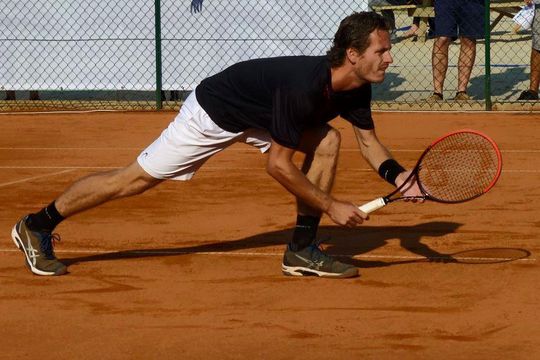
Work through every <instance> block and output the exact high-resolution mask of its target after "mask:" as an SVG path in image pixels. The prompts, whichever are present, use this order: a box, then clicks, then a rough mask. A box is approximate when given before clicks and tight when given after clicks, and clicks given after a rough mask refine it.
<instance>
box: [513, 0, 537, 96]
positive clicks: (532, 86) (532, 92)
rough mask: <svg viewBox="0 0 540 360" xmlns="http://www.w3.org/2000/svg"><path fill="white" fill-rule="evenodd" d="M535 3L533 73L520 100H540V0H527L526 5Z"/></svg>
mask: <svg viewBox="0 0 540 360" xmlns="http://www.w3.org/2000/svg"><path fill="white" fill-rule="evenodd" d="M532 3H534V6H535V8H534V17H533V22H532V28H531V31H532V49H531V75H530V83H529V89H528V90H525V91H523V92H522V93H521V94H520V95H519V97H518V100H525V101H538V87H539V86H540V0H525V4H526V5H530V4H532Z"/></svg>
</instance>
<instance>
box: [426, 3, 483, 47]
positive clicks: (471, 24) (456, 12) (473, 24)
mask: <svg viewBox="0 0 540 360" xmlns="http://www.w3.org/2000/svg"><path fill="white" fill-rule="evenodd" d="M484 10H485V7H484V0H437V1H435V32H434V35H435V36H437V37H438V36H447V37H466V38H470V39H482V38H484Z"/></svg>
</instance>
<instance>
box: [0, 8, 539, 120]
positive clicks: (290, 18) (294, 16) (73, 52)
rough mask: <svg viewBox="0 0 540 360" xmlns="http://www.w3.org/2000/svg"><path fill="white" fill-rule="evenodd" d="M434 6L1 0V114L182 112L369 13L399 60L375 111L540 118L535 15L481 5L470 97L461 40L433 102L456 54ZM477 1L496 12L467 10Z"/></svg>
mask: <svg viewBox="0 0 540 360" xmlns="http://www.w3.org/2000/svg"><path fill="white" fill-rule="evenodd" d="M434 1H435V2H434ZM434 1H428V0H373V1H370V3H368V1H367V0H364V1H351V0H342V1H307V0H306V1H302V0H297V1H293V2H290V1H287V2H285V1H277V0H274V1H270V0H268V1H255V0H239V1H214V0H204V1H203V0H192V1H189V0H186V1H172V0H155V1H147V0H117V1H115V2H102V1H90V0H79V1H74V0H27V1H24V2H19V1H6V0H0V18H1V22H0V90H1V92H3V94H0V111H4V112H6V111H28V110H45V111H47V110H85V109H86V110H89V109H98V110H100V109H120V110H155V109H162V108H164V109H176V108H178V106H179V105H180V104H181V102H182V99H184V98H185V96H186V95H187V94H188V93H189V92H190V91H192V90H193V89H194V88H195V86H196V85H197V83H198V82H199V81H200V80H201V79H203V78H204V77H206V76H209V75H212V74H214V73H216V72H218V71H220V70H221V69H223V68H225V67H227V66H229V65H232V64H233V63H235V62H238V61H241V60H246V59H250V58H258V57H271V56H283V55H321V54H324V53H325V52H326V50H327V49H328V47H329V46H330V44H331V41H332V37H333V34H334V32H335V31H336V29H337V27H338V25H339V22H340V20H341V19H342V18H344V17H345V16H347V15H349V14H351V13H352V12H354V11H362V10H367V9H368V8H370V9H372V10H375V11H378V12H380V13H382V14H384V16H385V17H386V18H388V19H390V21H391V22H392V27H393V32H392V54H393V58H394V62H393V64H392V65H391V66H390V68H389V69H388V71H387V76H386V79H385V81H384V82H383V83H382V84H376V85H374V91H373V107H374V108H375V109H392V110H486V109H487V110H492V109H494V110H498V109H503V110H505V109H508V110H522V109H525V110H536V109H537V105H538V104H537V101H524V100H518V98H519V96H520V94H521V92H522V91H523V90H526V89H528V88H529V80H530V72H531V66H530V62H531V46H532V38H533V31H534V30H533V29H531V28H528V25H527V20H530V18H527V16H528V15H531V14H534V8H533V9H532V11H531V10H530V9H523V7H524V5H525V2H524V1H517V2H516V1H503V0H497V1H495V0H492V1H485V3H484V4H479V5H480V6H482V7H483V14H482V17H478V16H475V17H474V21H475V22H481V23H482V24H484V26H483V30H484V36H482V38H481V39H478V40H477V41H476V46H475V51H476V54H475V56H474V64H470V70H471V71H470V78H469V79H468V81H466V83H467V94H468V98H467V99H455V95H456V91H457V90H458V88H459V82H460V75H459V74H460V70H461V74H462V75H461V76H463V68H464V67H465V68H466V67H467V66H469V65H463V64H466V61H465V62H463V59H464V58H467V56H468V57H470V56H471V54H470V53H469V54H468V55H467V54H466V51H470V46H469V47H467V40H466V39H465V40H464V39H463V38H462V37H460V36H459V35H458V37H457V38H455V39H451V40H450V41H448V43H447V44H446V45H447V52H448V56H447V59H448V65H447V66H443V68H446V69H447V70H446V73H445V75H446V76H445V77H444V86H443V90H442V91H441V92H442V94H443V99H442V100H441V99H433V96H432V94H433V92H434V90H435V88H436V87H437V86H436V84H435V83H436V80H434V73H435V72H437V71H438V72H440V71H441V70H440V69H439V68H440V61H441V60H440V58H441V46H442V47H443V49H442V53H443V55H444V53H445V51H446V49H445V48H444V47H446V45H440V43H438V39H440V37H439V36H438V35H440V34H438V33H437V31H436V29H435V24H437V22H436V21H435V16H436V11H435V10H437V6H438V5H437V3H436V2H437V1H441V3H442V1H443V0H434ZM475 1H481V2H484V0H463V3H468V4H469V5H470V3H474V2H475ZM454 2H456V3H459V0H456V1H454ZM538 7H539V8H540V4H539V5H538ZM440 11H441V10H439V12H440ZM452 11H459V10H452ZM518 14H519V16H518ZM439 15H440V13H439ZM452 15H455V14H447V16H448V17H451V16H452ZM457 16H458V17H459V16H460V15H459V14H458V15H457ZM538 22H540V19H538ZM520 24H521V25H520ZM417 28H418V29H417ZM462 35H463V34H462ZM434 49H436V50H437V51H435V52H434ZM460 51H461V53H462V54H461V58H462V62H460V60H459V59H460ZM444 57H445V56H443V63H444ZM437 69H438V70H437Z"/></svg>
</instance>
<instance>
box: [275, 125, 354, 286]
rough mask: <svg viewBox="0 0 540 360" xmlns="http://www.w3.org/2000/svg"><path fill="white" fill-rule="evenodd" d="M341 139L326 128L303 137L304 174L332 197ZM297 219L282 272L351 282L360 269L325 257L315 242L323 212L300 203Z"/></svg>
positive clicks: (284, 257) (333, 130)
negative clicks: (350, 278) (342, 279)
mask: <svg viewBox="0 0 540 360" xmlns="http://www.w3.org/2000/svg"><path fill="white" fill-rule="evenodd" d="M340 144H341V137H340V134H339V132H338V131H337V130H335V129H333V128H332V127H330V126H328V125H326V126H324V127H321V128H318V129H314V130H310V131H308V132H306V133H305V134H304V136H302V140H301V143H300V146H299V150H300V151H302V152H304V153H305V154H306V157H305V159H304V163H303V165H302V172H303V173H304V174H305V175H306V177H307V178H308V180H309V181H311V183H312V184H314V185H315V186H317V187H318V188H319V189H320V190H322V191H324V192H326V193H330V191H331V190H332V186H333V184H334V177H335V174H336V167H337V162H338V155H339V147H340ZM297 209H298V217H297V221H296V227H295V230H294V234H293V239H292V241H291V243H290V244H289V246H288V247H287V250H286V251H285V254H284V256H283V263H282V267H281V269H282V271H283V273H284V274H285V275H292V276H321V277H334V278H348V277H355V276H358V269H357V268H356V267H355V266H353V265H349V264H345V263H342V262H340V261H336V260H334V259H333V258H331V257H330V256H328V255H325V254H324V253H323V252H322V251H321V250H320V248H319V247H318V246H310V245H312V244H313V242H314V241H315V238H316V235H317V230H318V226H319V221H320V218H321V212H320V211H319V210H317V209H314V208H312V207H310V206H309V205H307V204H305V203H304V202H302V201H300V200H299V199H297Z"/></svg>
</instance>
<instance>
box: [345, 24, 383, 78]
mask: <svg viewBox="0 0 540 360" xmlns="http://www.w3.org/2000/svg"><path fill="white" fill-rule="evenodd" d="M369 39H370V45H369V47H368V48H367V49H366V50H365V51H364V53H362V54H358V52H356V51H355V55H354V56H353V58H354V61H353V66H354V72H355V74H356V75H357V76H358V78H359V79H360V80H363V81H368V82H370V83H380V82H382V81H383V80H384V74H385V72H386V69H387V68H388V66H389V65H390V64H391V63H392V62H393V60H392V55H391V54H390V49H391V47H392V45H391V43H390V34H389V33H388V31H385V30H379V29H377V30H374V31H373V32H372V33H371V34H369Z"/></svg>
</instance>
